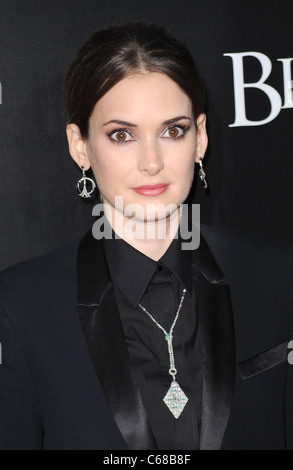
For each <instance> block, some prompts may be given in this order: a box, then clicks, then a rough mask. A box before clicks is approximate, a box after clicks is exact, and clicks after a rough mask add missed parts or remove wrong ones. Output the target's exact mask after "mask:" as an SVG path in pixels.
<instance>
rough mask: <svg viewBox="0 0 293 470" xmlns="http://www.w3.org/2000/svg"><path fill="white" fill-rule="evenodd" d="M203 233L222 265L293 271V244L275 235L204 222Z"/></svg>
mask: <svg viewBox="0 0 293 470" xmlns="http://www.w3.org/2000/svg"><path fill="white" fill-rule="evenodd" d="M201 234H202V236H203V238H204V239H205V240H206V242H207V243H208V245H209V246H210V249H211V250H212V252H213V254H214V256H215V258H216V259H217V261H218V262H219V264H220V265H223V268H224V267H225V268H226V269H229V268H230V269H232V268H233V267H234V269H237V266H238V267H241V269H245V268H246V269H255V270H256V271H262V272H267V271H268V269H273V271H274V272H278V271H284V270H286V271H288V270H289V272H290V269H291V263H292V248H291V247H290V246H289V245H287V244H286V243H284V242H282V241H280V240H277V239H275V238H273V237H270V236H265V235H262V234H258V233H252V232H245V231H240V230H230V229H225V228H221V227H214V226H208V225H204V224H202V225H201Z"/></svg>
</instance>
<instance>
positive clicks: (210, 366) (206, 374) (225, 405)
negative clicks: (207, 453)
mask: <svg viewBox="0 0 293 470" xmlns="http://www.w3.org/2000/svg"><path fill="white" fill-rule="evenodd" d="M192 269H193V277H194V281H195V286H196V298H197V312H198V315H199V322H200V328H201V334H202V342H203V404H202V418H201V431H200V449H201V450H218V449H220V448H221V444H222V440H223V437H224V433H225V429H226V426H227V422H228V419H229V414H230V408H231V403H232V396H233V388H234V378H235V340H234V325H233V313H232V306H231V299H230V291H229V286H228V285H227V284H226V282H225V279H224V276H223V274H222V272H221V271H220V269H219V267H218V265H217V263H216V261H215V260H214V258H213V255H212V253H211V251H210V249H209V247H208V246H207V244H206V242H205V241H204V240H203V239H201V244H200V247H199V248H198V250H195V251H194V252H193V253H192Z"/></svg>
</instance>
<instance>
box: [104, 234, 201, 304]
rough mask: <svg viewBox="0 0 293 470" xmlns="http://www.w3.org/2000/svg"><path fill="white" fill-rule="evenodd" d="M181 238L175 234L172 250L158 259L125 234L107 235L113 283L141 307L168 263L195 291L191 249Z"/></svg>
mask: <svg viewBox="0 0 293 470" xmlns="http://www.w3.org/2000/svg"><path fill="white" fill-rule="evenodd" d="M181 241H182V240H181V238H180V236H179V237H178V238H174V240H173V241H172V243H171V245H170V246H169V248H168V250H167V251H166V252H165V253H164V255H163V256H162V257H161V258H160V259H159V260H158V261H154V260H152V259H151V258H149V257H148V256H146V255H144V254H143V253H141V252H140V251H138V250H136V249H135V248H133V247H132V246H131V245H129V244H128V243H127V242H125V241H124V240H122V239H121V238H114V237H112V238H111V239H106V238H104V239H103V246H104V251H105V256H106V260H107V263H108V267H109V271H110V275H111V279H112V281H113V284H114V285H115V286H116V287H118V288H119V289H120V290H121V291H122V292H123V294H124V295H125V296H126V297H127V298H128V300H129V301H130V302H131V304H132V305H133V306H134V307H137V305H138V304H139V302H140V300H141V298H142V296H143V295H144V293H145V291H146V289H147V288H148V285H149V283H150V282H151V279H152V277H153V276H154V274H155V272H156V270H157V268H158V266H159V265H164V266H165V267H167V268H168V269H169V270H170V271H171V272H172V273H173V274H174V275H175V276H176V277H177V278H178V279H179V281H180V282H181V283H182V284H183V286H184V287H185V288H186V289H187V291H188V293H189V294H190V295H191V292H192V270H191V260H190V252H189V250H181Z"/></svg>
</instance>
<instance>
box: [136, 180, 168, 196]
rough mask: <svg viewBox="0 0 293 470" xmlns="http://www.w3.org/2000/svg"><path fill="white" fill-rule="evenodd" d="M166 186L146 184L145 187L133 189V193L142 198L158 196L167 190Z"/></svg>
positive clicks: (162, 184)
mask: <svg viewBox="0 0 293 470" xmlns="http://www.w3.org/2000/svg"><path fill="white" fill-rule="evenodd" d="M168 186H169V185H168V184H164V183H159V184H148V185H146V186H138V187H137V188H133V189H134V191H135V192H136V193H138V194H141V195H142V196H159V195H160V194H163V193H164V192H165V191H166V190H167V188H168Z"/></svg>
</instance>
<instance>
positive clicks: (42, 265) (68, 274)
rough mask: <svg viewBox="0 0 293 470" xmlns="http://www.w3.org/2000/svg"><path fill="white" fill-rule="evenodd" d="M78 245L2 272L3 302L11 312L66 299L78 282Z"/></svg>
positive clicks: (0, 292) (63, 248) (56, 250)
mask: <svg viewBox="0 0 293 470" xmlns="http://www.w3.org/2000/svg"><path fill="white" fill-rule="evenodd" d="M78 244H79V243H78V242H73V243H71V244H68V245H66V246H62V247H60V248H58V249H55V250H53V251H51V252H48V253H45V254H43V255H41V256H38V257H35V258H32V259H30V260H27V261H24V262H21V263H18V264H15V265H13V266H11V267H9V268H7V269H5V270H4V271H2V272H1V273H0V303H1V304H2V306H3V307H4V308H5V309H6V308H7V309H8V310H12V311H13V310H14V309H16V310H22V307H23V308H24V307H27V305H31V306H32V307H33V306H34V305H35V306H36V308H37V306H40V304H41V303H42V305H46V302H47V303H50V300H51V299H53V298H54V297H55V299H58V298H61V297H62V296H64V292H65V291H66V290H68V289H70V288H71V286H72V285H73V284H74V283H75V279H76V257H77V250H78Z"/></svg>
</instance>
